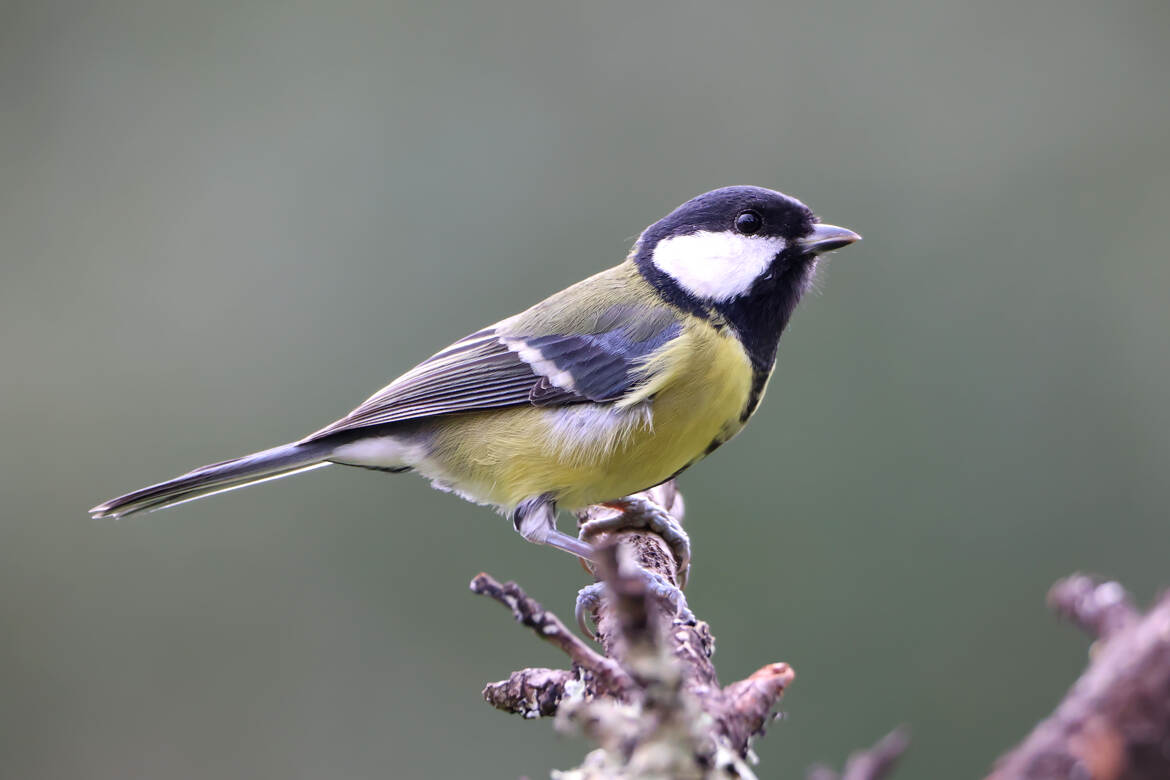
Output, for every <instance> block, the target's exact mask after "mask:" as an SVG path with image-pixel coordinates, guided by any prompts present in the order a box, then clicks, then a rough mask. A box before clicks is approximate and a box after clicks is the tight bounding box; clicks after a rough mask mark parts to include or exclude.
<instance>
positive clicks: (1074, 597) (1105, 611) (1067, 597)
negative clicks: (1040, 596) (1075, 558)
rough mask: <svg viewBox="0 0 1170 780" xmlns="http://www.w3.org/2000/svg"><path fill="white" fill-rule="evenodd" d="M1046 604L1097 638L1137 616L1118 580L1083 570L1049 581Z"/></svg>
mask: <svg viewBox="0 0 1170 780" xmlns="http://www.w3.org/2000/svg"><path fill="white" fill-rule="evenodd" d="M1048 606H1049V607H1051V608H1052V609H1053V610H1055V611H1056V612H1057V614H1059V615H1061V616H1062V617H1065V618H1068V619H1069V620H1072V621H1074V622H1075V623H1076V624H1077V625H1078V626H1080V627H1081V628H1082V629H1083V630H1084V631H1086V632H1088V633H1089V634H1090V635H1091V636H1094V637H1097V638H1098V639H1108V638H1109V637H1111V636H1113V635H1114V634H1116V633H1118V632H1120V631H1123V630H1124V629H1126V628H1129V627H1130V626H1131V625H1133V624H1134V623H1135V622H1137V620H1138V619H1139V618H1141V613H1140V612H1138V610H1137V607H1135V606H1134V605H1133V601H1132V600H1131V599H1130V597H1129V594H1128V593H1126V592H1125V588H1123V587H1121V584H1120V583H1118V582H1115V581H1112V580H1110V581H1102V580H1100V579H1098V578H1096V577H1090V576H1089V575H1087V574H1074V575H1072V576H1071V577H1066V578H1064V579H1063V580H1060V581H1059V582H1057V583H1056V584H1055V585H1053V586H1052V589H1051V590H1049V591H1048Z"/></svg>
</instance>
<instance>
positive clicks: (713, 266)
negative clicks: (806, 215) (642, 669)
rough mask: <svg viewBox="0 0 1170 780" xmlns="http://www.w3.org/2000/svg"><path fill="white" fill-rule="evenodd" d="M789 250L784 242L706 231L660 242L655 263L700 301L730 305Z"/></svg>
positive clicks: (656, 248)
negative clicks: (729, 303) (779, 255)
mask: <svg viewBox="0 0 1170 780" xmlns="http://www.w3.org/2000/svg"><path fill="white" fill-rule="evenodd" d="M785 246H787V245H786V243H785V242H784V239H782V238H772V237H764V236H759V237H757V236H743V235H740V234H738V233H732V232H719V233H712V232H710V231H706V230H704V231H700V232H698V233H692V234H691V235H689V236H674V237H672V238H667V239H664V240H662V241H659V242H658V245H657V246H655V247H654V255H653V262H654V265H656V266H657V267H658V268H659V270H661V271H663V272H664V273H666V274H669V275H670V276H671V277H672V278H673V279H674V280H675V281H676V282H678V285H679V286H680V287H682V288H683V289H684V290H686V291H687V292H689V293H690V294H691V295H694V296H695V297H696V298H701V299H705V300H710V301H729V300H731V299H732V298H736V297H739V296H740V295H744V294H745V293H747V291H748V290H750V289H751V287H752V285H753V284H754V283H755V281H756V279H757V278H759V276H760V275H761V274H763V273H764V272H765V271H766V270H767V269H768V266H769V265H771V264H772V260H773V258H775V257H776V255H777V254H779V253H780V252H782V251H784V247H785Z"/></svg>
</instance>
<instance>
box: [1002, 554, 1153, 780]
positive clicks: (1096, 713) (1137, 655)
mask: <svg viewBox="0 0 1170 780" xmlns="http://www.w3.org/2000/svg"><path fill="white" fill-rule="evenodd" d="M1049 602H1050V604H1051V605H1052V606H1053V607H1054V608H1055V609H1056V610H1057V611H1058V612H1059V613H1061V614H1062V615H1064V616H1066V617H1069V618H1071V619H1072V620H1074V621H1075V622H1076V623H1077V624H1078V625H1080V626H1081V627H1082V628H1084V629H1086V630H1088V631H1089V632H1090V633H1091V634H1092V635H1094V636H1097V637H1099V639H1098V641H1097V642H1096V643H1095V644H1094V647H1093V652H1092V654H1091V660H1090V663H1089V668H1088V669H1086V670H1085V672H1084V674H1082V675H1081V678H1080V679H1079V680H1078V681H1077V682H1076V684H1074V685H1073V687H1072V689H1071V690H1070V691H1069V692H1068V695H1066V696H1065V698H1064V701H1062V702H1061V703H1060V704H1059V705H1058V706H1057V708H1056V710H1055V711H1054V712H1053V713H1052V715H1051V716H1050V717H1049V718H1048V719H1047V720H1044V721H1043V722H1041V723H1040V724H1039V725H1038V726H1036V728H1035V729H1034V730H1033V731H1032V733H1031V734H1030V735H1029V736H1028V737H1027V738H1026V739H1025V740H1024V741H1023V742H1022V743H1021V744H1020V745H1019V746H1018V747H1016V748H1015V749H1014V750H1013V751H1012V752H1011V753H1009V754H1007V755H1006V756H1004V757H1003V758H1001V759H1000V760H999V762H998V763H997V765H996V767H995V771H994V772H993V773H992V774H991V775H990V776H989V780H1041V778H1054V777H1062V778H1063V777H1083V778H1086V779H1090V778H1091V780H1146V779H1147V778H1148V780H1165V778H1168V777H1170V594H1164V595H1163V596H1162V597H1161V598H1160V599H1159V600H1158V601H1157V602H1156V603H1155V604H1154V606H1153V607H1152V608H1151V609H1150V611H1149V612H1148V613H1147V614H1146V615H1145V616H1144V617H1143V616H1142V615H1140V614H1139V613H1138V612H1137V610H1135V609H1134V608H1133V606H1132V604H1131V602H1130V599H1129V596H1128V595H1127V594H1126V593H1125V591H1124V590H1123V589H1122V588H1121V586H1120V585H1118V584H1117V583H1116V582H1099V581H1097V580H1094V579H1091V578H1089V577H1086V576H1084V575H1075V576H1073V577H1070V578H1068V579H1066V580H1063V581H1061V582H1059V583H1057V584H1056V585H1055V586H1054V587H1053V589H1052V591H1051V593H1050V595H1049Z"/></svg>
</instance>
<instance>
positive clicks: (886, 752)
mask: <svg viewBox="0 0 1170 780" xmlns="http://www.w3.org/2000/svg"><path fill="white" fill-rule="evenodd" d="M908 747H910V734H909V733H908V732H907V731H906V729H905V728H902V727H899V728H896V729H894V730H893V731H891V732H890V733H889V734H887V735H885V736H884V737H882V738H881V739H879V740H878V741H877V742H876V743H875V744H874V746H873V747H871V748H869V749H867V750H859V751H857V752H856V753H853V754H851V755H850V756H849V758H848V759H847V760H846V761H845V769H844V770H843V771H842V772H841V774H837V773H836V772H834V771H833V770H832V769H829V768H828V767H825V766H818V767H813V768H812V769H810V770H809V772H808V774H807V775H805V778H806V780H882V778H884V777H887V776H889V774H890V771H891V770H892V769H893V768H894V765H895V764H897V763H898V759H900V758H901V757H902V754H903V753H905V752H906V749H907V748H908Z"/></svg>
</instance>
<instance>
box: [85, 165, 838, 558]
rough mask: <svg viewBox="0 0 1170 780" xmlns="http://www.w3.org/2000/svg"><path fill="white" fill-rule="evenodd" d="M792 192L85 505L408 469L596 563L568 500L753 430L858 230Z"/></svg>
mask: <svg viewBox="0 0 1170 780" xmlns="http://www.w3.org/2000/svg"><path fill="white" fill-rule="evenodd" d="M860 238H861V236H859V235H858V234H857V233H855V232H853V231H852V230H848V229H846V228H842V227H837V226H834V225H829V224H825V223H823V222H821V221H820V220H819V219H818V218H817V217H816V215H814V214H813V212H812V211H811V210H810V209H809V208H808V207H807V206H806V205H805V204H804V203H802V202H800V201H799V200H797V199H795V198H793V197H790V196H788V195H785V194H783V193H780V192H777V191H775V190H771V189H766V188H763V187H752V186H734V187H723V188H719V189H715V190H712V191H710V192H707V193H704V194H702V195H699V196H698V197H695V198H692V199H691V200H688V201H686V202H685V203H683V204H682V205H680V206H679V207H678V208H676V209H674V210H673V211H671V212H670V213H669V214H667V215H666V216H665V217H663V218H662V219H660V220H658V221H657V222H655V223H653V224H652V225H650V226H649V227H647V228H646V229H645V230H644V231H643V232H642V233H641V235H640V236H639V237H638V238H637V239H636V241H635V242H634V244H633V247H632V249H631V250H630V252H629V254H628V255H627V257H626V258H625V260H624V261H623V262H621V263H620V264H618V265H616V266H614V267H612V268H609V269H607V270H604V271H601V272H600V273H597V274H595V275H593V276H590V277H589V278H587V279H585V280H583V281H581V282H578V283H576V284H573V285H571V286H569V287H567V288H566V289H564V290H562V291H560V292H558V293H555V294H553V295H551V296H549V297H548V298H546V299H544V300H542V301H540V302H539V303H537V304H536V305H534V306H532V307H531V308H529V309H527V310H525V311H523V312H521V313H519V314H516V315H515V316H512V317H509V318H507V319H504V320H501V321H500V322H497V323H496V324H494V325H491V326H489V327H486V328H483V329H481V330H477V331H475V332H474V333H472V334H470V335H468V336H466V337H464V338H462V339H460V340H458V341H456V342H455V343H453V344H451V345H450V346H448V347H447V348H445V349H443V350H441V351H439V352H437V353H435V354H434V355H432V356H431V357H429V358H427V359H426V360H424V361H423V362H421V363H419V364H418V365H417V366H415V367H414V368H412V369H410V370H409V371H407V372H406V373H405V374H402V375H401V376H400V377H398V378H397V379H395V380H394V381H392V382H391V383H390V384H388V385H387V386H386V387H384V388H383V389H381V390H379V391H378V392H377V393H375V394H374V395H372V396H370V397H369V398H368V399H367V400H366V401H365V402H363V403H362V404H360V405H359V406H358V407H357V408H355V409H354V410H353V411H351V412H350V413H349V414H347V415H346V416H344V417H342V418H341V419H339V420H337V421H336V422H333V423H330V424H329V425H326V426H325V427H323V428H321V429H319V430H317V431H315V432H314V433H311V434H309V435H308V436H305V437H304V438H302V439H300V440H298V441H294V442H291V443H289V444H282V445H280V446H278V447H273V448H271V449H266V450H263V451H260V452H256V453H253V454H251V455H245V456H243V457H239V458H234V459H232V460H227V461H223V462H220V463H213V464H211V465H207V466H203V467H201V468H197V469H195V470H194V471H191V472H188V473H186V474H183V475H181V476H178V477H176V478H174V479H170V480H167V481H166V482H161V483H158V484H155V485H151V486H149V487H145V488H142V489H140V490H136V491H134V492H132V493H127V494H126V495H123V496H119V497H118V498H115V499H112V500H110V501H107V502H105V503H103V504H99V505H98V506H95V507H93V509H91V510H90V514H91V515H92V516H93V517H95V518H120V517H125V516H127V515H131V514H134V513H136V512H141V511H144V510H154V509H161V508H164V507H169V506H174V505H176V504H181V503H185V502H187V501H192V500H194V499H197V498H202V497H205V496H210V495H212V494H215V493H220V492H224V491H228V490H233V489H235V488H239V487H243V486H246V485H252V484H258V483H261V482H265V481H268V480H273V479H277V478H280V477H286V476H291V475H293V474H300V473H303V472H306V471H309V470H312V469H317V468H321V467H324V466H328V465H331V464H340V465H345V466H355V467H362V468H366V469H373V470H377V471H383V472H391V473H401V472H407V471H414V472H417V473H419V474H420V475H422V476H423V477H425V478H427V479H429V480H430V482H431V484H432V485H433V486H434V487H436V488H438V489H440V490H443V491H448V492H452V493H455V494H456V495H458V496H460V497H462V498H465V499H467V500H469V501H473V502H475V503H477V504H483V505H488V506H491V507H494V508H495V509H497V510H498V511H499V512H500V513H501V514H503V515H505V516H507V517H509V518H510V519H511V521H512V524H513V526H514V528H515V529H516V530H517V531H519V532H520V534H521V535H522V536H523V537H524V538H525V539H527V540H528V541H531V542H535V543H538V544H544V545H549V546H552V547H555V548H559V549H561V550H564V551H566V552H568V553H571V554H573V555H576V556H578V557H581V558H584V559H589V558H590V556H591V555H592V554H593V548H592V547H591V546H590V545H589V544H587V543H586V542H584V541H582V540H581V539H579V538H577V537H574V536H571V535H569V534H567V533H565V532H563V531H561V530H559V529H558V528H557V515H558V511H559V510H570V511H582V510H584V509H585V508H586V507H588V506H591V505H595V504H599V503H606V502H613V501H619V500H621V499H622V497H625V496H628V495H630V494H633V493H636V492H638V491H641V490H644V489H648V488H650V487H653V486H655V485H658V484H661V483H663V482H666V481H668V480H670V479H672V478H673V477H675V476H677V475H678V474H679V473H681V472H682V471H684V470H685V469H687V468H688V467H690V466H691V465H693V464H694V463H696V462H697V461H699V460H701V459H703V458H704V457H706V456H707V455H709V454H711V453H712V452H713V451H715V450H716V449H717V448H718V447H720V446H721V445H723V444H724V443H726V442H727V441H728V440H730V439H731V438H732V437H734V436H735V435H736V434H738V433H739V432H740V430H742V429H743V427H744V426H745V424H746V423H747V422H748V420H749V419H750V418H751V417H752V415H753V414H754V413H755V412H756V410H757V408H758V407H759V404H760V401H761V399H762V397H763V395H764V391H765V389H766V387H767V385H768V382H769V379H770V378H771V376H772V374H773V369H774V367H775V363H776V354H777V349H778V347H779V341H780V336H781V334H782V333H783V331H784V330H785V327H786V326H787V324H788V322H789V319H790V317H791V316H792V313H793V310H794V309H795V307H796V305H797V303H798V302H799V301H800V299H801V296H802V295H804V294H805V293H806V292H807V291H808V290H809V288H810V286H811V285H812V283H813V279H814V273H815V271H816V268H817V263H818V259H819V258H820V257H821V256H822V255H824V254H825V253H828V252H831V251H833V250H837V249H841V248H842V247H845V246H847V245H849V244H852V243H854V242H856V241H858V240H860Z"/></svg>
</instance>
